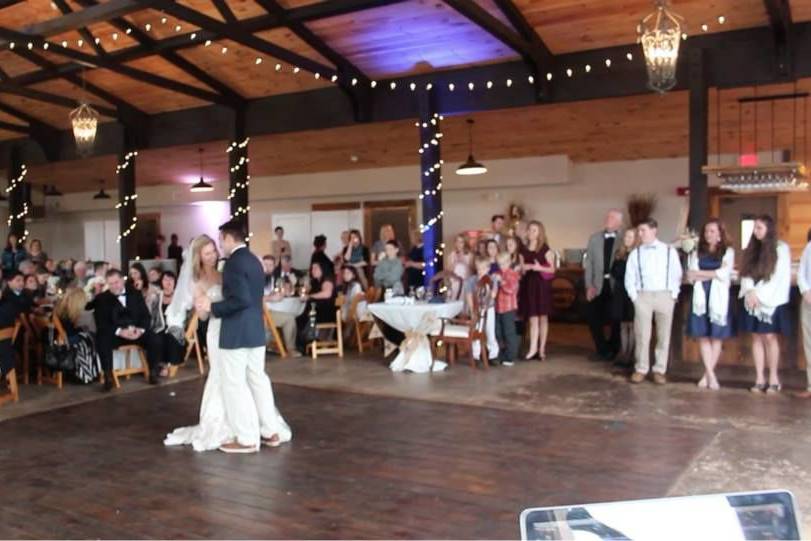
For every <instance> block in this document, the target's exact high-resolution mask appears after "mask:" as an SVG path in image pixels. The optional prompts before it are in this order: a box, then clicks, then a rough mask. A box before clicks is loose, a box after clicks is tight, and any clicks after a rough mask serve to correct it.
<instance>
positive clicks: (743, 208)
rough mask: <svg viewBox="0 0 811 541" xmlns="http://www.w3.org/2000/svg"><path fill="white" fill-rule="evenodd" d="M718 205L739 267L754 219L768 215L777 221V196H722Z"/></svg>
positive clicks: (750, 234) (720, 216)
mask: <svg viewBox="0 0 811 541" xmlns="http://www.w3.org/2000/svg"><path fill="white" fill-rule="evenodd" d="M718 203H719V215H718V217H719V218H720V219H721V221H722V222H723V223H724V225H725V226H726V228H727V235H729V237H730V239H731V241H732V246H733V247H734V248H735V263H736V266H739V265H740V262H741V254H742V253H743V250H744V249H745V248H746V246H747V245H748V244H749V238H750V237H751V236H752V227H753V225H754V218H755V217H756V216H758V215H760V214H768V215H769V216H772V217H773V218H775V220H776V219H777V196H776V195H759V196H749V195H745V196H742V195H721V196H720V199H719V201H718Z"/></svg>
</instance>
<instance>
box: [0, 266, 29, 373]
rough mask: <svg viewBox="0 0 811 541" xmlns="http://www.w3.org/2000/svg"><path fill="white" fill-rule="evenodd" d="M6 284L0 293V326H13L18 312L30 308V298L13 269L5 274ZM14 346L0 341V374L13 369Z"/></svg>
mask: <svg viewBox="0 0 811 541" xmlns="http://www.w3.org/2000/svg"><path fill="white" fill-rule="evenodd" d="M6 279H7V281H6V286H5V287H4V288H3V290H2V293H1V294H0V328H3V329H6V328H9V327H14V324H15V323H16V321H17V318H18V317H19V316H20V314H23V313H25V312H28V311H29V310H30V309H31V298H30V297H29V296H28V295H26V294H25V292H24V287H25V283H24V280H23V275H22V274H20V272H19V271H16V270H13V271H10V272H9V273H7V274H6ZM14 362H15V360H14V347H13V344H12V343H11V340H2V341H0V376H5V375H6V374H8V373H9V371H11V370H13V369H14Z"/></svg>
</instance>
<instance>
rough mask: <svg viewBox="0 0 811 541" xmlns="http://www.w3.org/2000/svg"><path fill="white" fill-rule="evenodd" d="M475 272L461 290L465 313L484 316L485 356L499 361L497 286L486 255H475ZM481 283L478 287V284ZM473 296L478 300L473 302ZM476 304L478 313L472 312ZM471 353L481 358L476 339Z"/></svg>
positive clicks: (477, 359)
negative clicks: (496, 309) (492, 277)
mask: <svg viewBox="0 0 811 541" xmlns="http://www.w3.org/2000/svg"><path fill="white" fill-rule="evenodd" d="M474 267H475V269H476V274H474V275H473V276H471V277H469V278H468V279H467V280H466V281H465V284H464V289H463V291H462V293H463V295H464V298H465V313H466V314H467V315H468V316H469V317H470V318H471V319H473V320H479V318H481V317H484V329H481V328H479V329H478V330H479V331H481V330H484V336H485V340H486V341H487V358H488V360H489V362H490V363H492V364H500V362H499V355H500V350H499V345H498V339H497V338H496V311H495V299H496V295H497V294H498V288H497V287H496V285H495V284H493V282H492V280H491V278H490V277H489V274H490V260H489V259H487V258H486V257H477V258H476V261H475V263H474ZM480 284H481V285H482V287H481V288H480V287H479V285H480ZM474 298H475V299H476V300H477V301H478V302H477V303H474V302H473V300H474ZM475 305H478V308H479V313H478V314H476V313H474V306H475ZM471 353H472V354H473V358H474V359H475V360H476V361H479V360H480V359H481V343H480V342H479V341H478V340H477V341H476V342H473V344H472V346H471Z"/></svg>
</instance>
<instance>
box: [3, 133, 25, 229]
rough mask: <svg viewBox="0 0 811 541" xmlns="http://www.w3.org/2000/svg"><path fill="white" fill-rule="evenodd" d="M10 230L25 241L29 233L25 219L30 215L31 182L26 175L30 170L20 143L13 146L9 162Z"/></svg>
mask: <svg viewBox="0 0 811 541" xmlns="http://www.w3.org/2000/svg"><path fill="white" fill-rule="evenodd" d="M7 171H8V187H9V190H8V192H7V193H6V195H7V197H8V232H9V234H13V235H16V236H17V239H19V240H21V241H23V240H25V237H26V236H27V235H28V230H27V229H26V226H25V219H26V216H27V215H28V207H29V205H30V203H29V199H30V198H29V195H30V191H29V189H30V188H29V184H28V182H27V179H26V176H27V174H28V170H27V168H26V165H25V163H24V161H23V149H22V148H21V147H20V146H19V145H14V146H12V147H11V151H10V152H9V163H8V169H7Z"/></svg>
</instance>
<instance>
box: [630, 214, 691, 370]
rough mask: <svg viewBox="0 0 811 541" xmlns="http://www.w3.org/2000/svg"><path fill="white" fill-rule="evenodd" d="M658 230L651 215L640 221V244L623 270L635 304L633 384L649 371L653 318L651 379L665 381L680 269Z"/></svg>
mask: <svg viewBox="0 0 811 541" xmlns="http://www.w3.org/2000/svg"><path fill="white" fill-rule="evenodd" d="M658 229H659V224H658V223H656V220H654V219H653V218H648V219H647V220H644V221H643V222H642V223H640V224H639V227H638V228H637V232H638V234H639V241H640V243H641V244H640V245H639V246H638V247H637V248H635V249H634V250H633V251H632V252H631V254H630V255H629V256H628V265H627V267H626V272H625V289H626V290H627V291H628V297H630V299H631V300H632V301H633V303H634V338H635V340H636V366H635V367H634V373H633V375H632V376H631V382H632V383H642V382H643V381H645V377H647V375H648V372H649V371H650V340H651V330H652V326H653V325H652V322H651V321H652V320H655V321H656V363H655V364H654V365H653V381H654V383H657V384H659V385H664V384H665V383H667V378H666V376H665V374H666V373H667V360H668V353H669V352H670V334H671V330H672V327H673V308H674V307H675V305H676V299H678V298H679V291H680V289H681V277H682V269H681V263H680V262H679V254H677V253H676V249H675V248H673V247H672V246H668V245H667V244H665V243H664V242H662V241H660V240H659V239H657V238H656V234H657V231H658Z"/></svg>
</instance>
